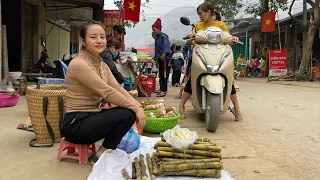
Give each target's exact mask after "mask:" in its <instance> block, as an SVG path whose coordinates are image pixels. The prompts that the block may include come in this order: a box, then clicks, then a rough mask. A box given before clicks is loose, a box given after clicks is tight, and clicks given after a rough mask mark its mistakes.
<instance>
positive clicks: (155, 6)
mask: <svg viewBox="0 0 320 180" xmlns="http://www.w3.org/2000/svg"><path fill="white" fill-rule="evenodd" d="M141 1H142V2H145V1H146V0H141ZM242 1H243V2H244V4H250V3H251V2H254V1H256V0H242ZM202 2H203V0H150V2H149V7H150V8H143V10H144V11H145V12H144V14H145V16H146V17H159V16H161V15H164V14H166V13H168V12H169V11H171V10H172V9H174V8H177V7H184V6H194V7H197V6H198V5H199V4H201V3H202ZM290 2H291V1H290ZM104 4H105V5H104V9H117V7H116V6H115V5H114V4H113V0H105V1H104ZM301 11H302V0H296V2H295V4H294V6H293V9H292V14H295V13H298V12H301ZM240 16H243V17H250V16H251V15H246V14H245V13H244V12H240V13H239V14H238V15H237V17H240ZM286 17H289V15H288V11H286V12H283V11H279V19H283V18H286Z"/></svg>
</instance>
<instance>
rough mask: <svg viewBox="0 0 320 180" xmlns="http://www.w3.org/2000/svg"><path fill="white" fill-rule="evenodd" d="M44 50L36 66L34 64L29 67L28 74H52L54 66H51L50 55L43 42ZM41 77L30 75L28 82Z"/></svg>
mask: <svg viewBox="0 0 320 180" xmlns="http://www.w3.org/2000/svg"><path fill="white" fill-rule="evenodd" d="M42 48H43V50H42V51H41V53H40V59H39V60H38V62H37V63H36V64H33V65H32V66H30V67H29V70H28V73H52V70H53V68H52V66H51V64H50V62H49V61H48V60H49V55H48V52H47V48H46V43H45V42H42ZM36 77H39V76H38V75H28V80H30V81H35V78H36Z"/></svg>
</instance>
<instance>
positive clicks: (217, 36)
mask: <svg viewBox="0 0 320 180" xmlns="http://www.w3.org/2000/svg"><path fill="white" fill-rule="evenodd" d="M221 37H222V33H221V32H215V31H211V32H208V33H207V38H208V43H210V44H219V43H220V42H221Z"/></svg>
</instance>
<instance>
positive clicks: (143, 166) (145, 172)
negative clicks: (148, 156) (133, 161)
mask: <svg viewBox="0 0 320 180" xmlns="http://www.w3.org/2000/svg"><path fill="white" fill-rule="evenodd" d="M139 158H140V167H141V176H142V179H143V180H147V177H148V176H147V170H146V169H147V168H146V164H145V163H144V156H143V154H140V155H139Z"/></svg>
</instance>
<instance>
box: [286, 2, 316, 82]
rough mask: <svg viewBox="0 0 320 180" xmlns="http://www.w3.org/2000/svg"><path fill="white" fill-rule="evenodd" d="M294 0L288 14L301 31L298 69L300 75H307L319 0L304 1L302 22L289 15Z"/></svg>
mask: <svg viewBox="0 0 320 180" xmlns="http://www.w3.org/2000/svg"><path fill="white" fill-rule="evenodd" d="M294 3H295V0H292V2H291V5H290V8H289V12H288V14H289V15H290V16H291V18H292V19H293V20H295V21H297V22H298V24H299V25H300V26H301V27H302V29H303V32H304V33H303V45H302V59H301V63H300V67H299V74H300V75H302V76H303V75H309V73H308V72H309V69H310V64H311V55H312V47H313V42H314V37H315V34H316V31H317V29H318V28H319V25H320V0H304V2H303V3H304V8H303V11H304V16H303V20H300V19H297V18H295V17H293V15H292V14H291V10H292V6H293V4H294ZM307 4H309V5H310V6H311V9H312V11H311V12H309V18H308V12H307Z"/></svg>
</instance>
